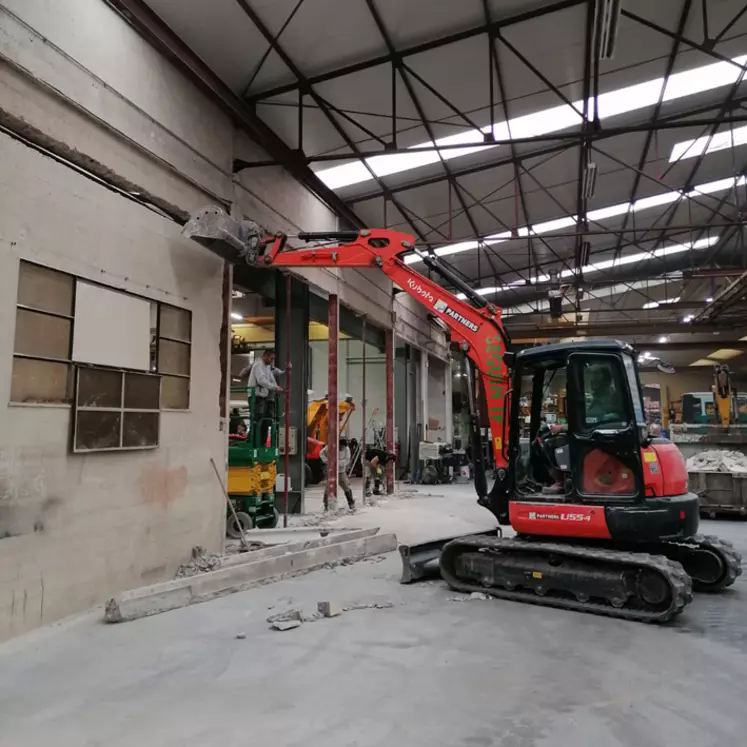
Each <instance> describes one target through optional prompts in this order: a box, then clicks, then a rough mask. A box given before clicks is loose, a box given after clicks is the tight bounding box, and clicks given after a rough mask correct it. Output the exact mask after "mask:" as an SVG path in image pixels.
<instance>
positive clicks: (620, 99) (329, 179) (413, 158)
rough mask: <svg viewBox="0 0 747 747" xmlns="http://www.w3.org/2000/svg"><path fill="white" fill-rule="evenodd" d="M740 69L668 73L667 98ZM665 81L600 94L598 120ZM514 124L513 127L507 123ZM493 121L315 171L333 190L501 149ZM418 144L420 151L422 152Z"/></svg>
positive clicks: (570, 110) (640, 101) (527, 120)
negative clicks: (490, 137)
mask: <svg viewBox="0 0 747 747" xmlns="http://www.w3.org/2000/svg"><path fill="white" fill-rule="evenodd" d="M732 62H735V63H736V64H737V65H744V64H745V63H746V62H747V55H743V56H741V57H735V58H734V59H733V60H732ZM739 75H740V71H739V69H738V68H737V67H736V66H735V65H732V64H730V63H728V62H716V63H713V64H711V65H702V66H701V67H696V68H693V69H692V70H685V71H683V72H681V73H675V74H674V75H670V76H669V79H668V80H667V81H666V87H665V89H664V96H663V100H664V101H673V100H675V99H679V98H683V97H686V96H692V95H694V94H697V93H702V92H704V91H711V90H713V89H716V88H721V87H723V86H727V85H731V84H733V83H734V82H736V81H737V80H738V78H739ZM664 85H665V79H664V78H656V79H654V80H649V81H645V82H643V83H637V84H636V85H632V86H627V87H625V88H620V89H618V90H616V91H609V92H607V93H603V94H601V95H600V96H599V97H598V107H599V118H600V120H605V119H609V118H611V117H616V116H618V115H620V114H626V113H628V112H633V111H637V110H639V109H643V108H645V107H647V106H654V105H655V104H656V103H657V101H658V100H659V95H660V93H661V90H662V86H664ZM593 108H594V99H593V98H592V99H589V117H590V118H591V117H593V114H594V112H593ZM580 111H583V100H580V101H576V102H574V104H573V107H571V106H568V105H567V104H563V105H561V106H555V107H552V108H550V109H543V110H541V111H538V112H534V113H533V114H526V115H524V116H522V117H515V118H514V119H511V120H509V122H499V123H496V124H493V125H492V130H493V134H494V135H495V137H496V139H497V140H507V139H509V130H510V133H511V137H512V138H527V137H537V136H539V135H548V134H550V133H553V132H560V131H562V130H565V129H568V128H570V127H575V126H578V125H580V124H581V121H582V117H581V115H580V114H579V112H580ZM509 125H510V127H509ZM490 130H491V125H487V126H486V127H483V128H481V130H480V131H477V130H470V131H467V132H460V133H458V134H456V135H449V136H448V137H443V138H439V139H438V140H436V141H435V143H434V142H433V141H426V142H424V143H418V144H417V145H414V146H412V147H411V148H410V149H409V150H410V151H412V152H411V153H393V154H391V155H381V156H374V157H372V158H368V159H366V163H363V162H361V161H359V160H358V161H352V162H351V163H346V164H342V165H340V166H333V167H331V168H328V169H321V170H319V171H317V172H316V174H317V176H318V177H319V178H320V179H321V180H322V181H323V182H324V183H325V184H326V185H327V186H328V187H330V188H331V189H342V188H343V187H347V186H350V185H351V184H360V183H361V182H366V181H369V180H370V179H372V178H373V177H372V176H371V173H370V172H369V169H368V168H366V164H368V167H369V168H370V169H371V171H373V173H374V174H375V175H376V176H379V177H382V176H389V175H390V174H398V173H400V172H402V171H410V170H411V169H416V168H419V167H421V166H427V165H428V164H432V163H438V161H439V160H440V159H441V158H443V159H444V160H451V159H454V158H460V157H462V156H466V155H469V154H471V153H476V152H478V151H480V150H485V149H488V148H497V147H500V146H497V145H485V144H484V140H483V137H482V136H483V134H484V133H486V132H490ZM462 144H463V145H464V146H465V147H464V148H452V149H449V150H441V151H436V150H428V151H426V150H423V149H424V148H432V147H434V145H435V146H436V147H438V146H444V145H450V146H454V145H462ZM418 149H420V152H418Z"/></svg>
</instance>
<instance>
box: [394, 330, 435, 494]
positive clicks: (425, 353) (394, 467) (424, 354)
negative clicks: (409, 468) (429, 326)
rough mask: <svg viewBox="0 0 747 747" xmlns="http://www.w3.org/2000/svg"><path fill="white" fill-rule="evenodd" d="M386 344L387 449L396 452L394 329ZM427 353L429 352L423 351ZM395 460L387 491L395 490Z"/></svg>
mask: <svg viewBox="0 0 747 747" xmlns="http://www.w3.org/2000/svg"><path fill="white" fill-rule="evenodd" d="M384 344H385V346H386V353H385V363H386V366H385V368H386V450H387V451H388V452H389V453H390V454H394V331H393V330H391V329H387V330H386V332H385V340H384ZM423 355H427V353H423ZM394 468H395V460H394V459H391V458H390V459H388V460H387V465H386V492H387V495H391V494H392V493H393V492H394Z"/></svg>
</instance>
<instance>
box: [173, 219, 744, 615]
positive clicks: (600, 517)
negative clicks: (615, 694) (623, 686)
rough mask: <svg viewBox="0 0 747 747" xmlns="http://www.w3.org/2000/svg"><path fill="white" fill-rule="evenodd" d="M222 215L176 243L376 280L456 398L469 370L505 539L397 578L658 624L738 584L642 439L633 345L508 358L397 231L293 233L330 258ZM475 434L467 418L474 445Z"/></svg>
mask: <svg viewBox="0 0 747 747" xmlns="http://www.w3.org/2000/svg"><path fill="white" fill-rule="evenodd" d="M219 213H222V211H219V209H217V208H209V209H206V210H204V211H201V212H200V213H198V214H196V215H195V216H194V217H193V219H192V220H191V221H190V222H189V223H188V224H187V225H186V226H185V229H184V232H185V234H186V235H188V236H191V237H193V238H196V239H197V240H199V241H201V243H203V244H205V245H207V246H209V247H210V248H211V249H212V250H213V251H215V252H216V253H218V254H220V255H221V256H223V257H225V258H228V259H231V260H232V261H235V262H246V263H249V264H253V265H257V266H261V267H275V268H291V267H293V268H300V267H349V268H353V267H354V268H374V269H375V268H378V269H380V270H382V271H383V272H384V273H385V274H386V275H387V276H388V277H389V278H391V280H392V281H393V282H394V283H395V284H396V285H398V286H399V287H400V288H402V289H403V290H405V291H406V292H407V293H409V294H410V295H411V296H413V297H414V298H416V299H417V300H418V301H419V302H420V303H422V304H423V305H424V306H425V307H426V308H427V309H428V312H429V313H430V314H432V315H433V316H434V317H437V318H438V319H440V320H441V321H442V322H444V324H446V325H447V327H448V328H449V329H450V331H451V340H452V343H456V344H458V345H459V347H460V348H461V350H462V351H463V352H464V354H465V355H466V358H467V363H468V375H467V377H466V381H467V383H468V386H471V382H472V381H473V379H474V372H473V371H471V370H469V369H470V368H471V366H474V367H475V368H476V369H477V372H478V373H479V376H480V379H481V381H482V388H483V390H484V396H485V398H486V405H487V412H488V416H489V420H490V431H491V438H492V444H493V449H494V452H495V483H494V485H493V487H492V488H491V489H490V490H488V486H487V481H486V476H485V470H484V467H483V465H482V464H481V460H480V454H481V449H480V448H479V447H477V446H476V447H475V448H474V449H473V453H474V454H475V455H476V460H477V463H476V465H475V488H476V490H477V494H478V502H479V503H480V505H482V506H484V507H485V508H487V509H489V510H490V511H491V512H492V513H493V514H494V515H495V517H496V518H497V519H498V522H499V524H500V525H510V526H512V527H513V528H514V530H515V531H516V533H517V535H516V536H515V537H510V538H509V537H505V538H504V537H502V536H497V533H496V532H495V531H494V532H492V536H490V535H488V534H482V535H472V536H468V537H457V538H452V539H449V540H443V541H440V542H436V543H428V544H425V545H420V546H416V547H411V548H407V549H406V552H404V553H403V557H404V559H405V562H406V568H405V571H406V572H405V576H408V577H410V578H413V577H417V576H418V575H419V574H420V572H421V570H422V567H423V564H424V562H425V561H426V560H427V559H428V558H429V557H433V556H435V557H438V559H439V564H440V572H441V575H442V576H443V578H444V579H445V580H446V581H447V583H448V584H449V586H451V587H452V588H453V589H456V590H458V591H464V592H472V591H483V592H487V593H488V594H490V595H492V596H494V597H498V598H502V599H510V600H515V601H521V602H529V603H531V604H540V605H548V606H554V607H561V608H565V609H572V610H578V611H583V612H593V613H597V614H603V615H608V616H612V617H619V618H625V619H630V620H639V621H645V622H666V621H668V620H671V619H672V618H673V617H675V616H676V615H677V614H679V613H680V612H681V611H682V610H683V608H684V607H685V606H686V605H687V604H688V603H689V602H690V601H691V599H692V589H693V587H694V588H695V589H696V590H703V591H720V590H721V589H723V588H725V587H727V586H729V585H731V584H732V583H733V582H734V580H735V579H736V577H737V576H738V575H739V574H740V573H741V568H740V561H741V557H740V555H739V554H738V553H737V552H736V551H735V550H734V549H733V548H732V546H731V545H730V544H729V543H727V542H725V541H721V540H719V539H718V538H716V537H710V536H702V535H699V534H697V533H696V532H697V529H698V520H699V516H698V497H697V495H695V494H693V493H689V492H688V489H687V470H686V468H685V462H684V459H683V457H682V455H681V454H680V452H679V450H678V449H677V447H676V446H675V445H674V444H672V443H670V442H669V441H667V440H664V439H660V438H654V439H652V438H650V437H649V435H648V428H647V425H646V423H645V421H644V414H643V405H642V398H641V385H640V381H639V377H638V368H637V356H636V354H635V351H634V350H633V348H632V347H631V346H630V345H628V344H626V343H622V342H617V341H611V340H588V341H584V342H582V343H573V344H565V343H561V344H552V345H544V346H540V347H536V348H531V349H526V350H522V351H520V352H519V353H517V354H513V353H511V352H508V350H507V346H508V344H509V339H508V335H507V334H506V331H505V329H504V327H503V324H502V323H501V310H500V309H499V308H498V307H497V306H495V305H494V304H492V303H489V302H487V301H486V300H485V299H484V298H483V297H482V296H481V295H479V294H478V293H477V292H475V290H474V289H472V288H471V287H469V285H467V284H466V283H465V282H463V281H462V280H461V278H459V277H457V276H456V275H455V274H454V273H453V272H451V271H450V270H449V269H448V268H447V267H445V266H444V265H443V264H442V263H441V262H440V261H439V259H438V257H437V256H435V255H434V254H433V253H420V258H421V259H422V261H423V263H424V264H425V266H426V267H427V268H429V269H430V270H431V271H432V272H434V273H436V274H438V275H439V276H441V278H443V279H444V280H445V281H446V282H447V283H448V284H449V285H451V286H452V287H454V288H455V289H456V290H457V291H458V292H460V294H462V295H463V297H464V300H462V299H461V298H458V297H456V296H455V295H453V294H452V293H450V292H449V291H447V290H445V288H444V287H442V286H441V285H439V284H438V283H436V282H434V281H433V280H431V279H429V278H427V277H425V276H424V275H421V274H420V273H418V272H417V271H416V270H414V269H413V268H412V267H411V266H410V265H408V264H407V263H406V262H405V261H404V259H403V258H402V257H401V256H400V255H402V254H404V253H412V252H414V251H416V250H415V245H414V244H415V242H414V239H413V237H412V236H410V235H408V234H404V233H399V232H397V231H389V230H383V229H371V230H360V231H342V232H333V233H301V234H299V235H298V236H297V238H298V240H300V241H302V242H307V243H308V242H317V244H318V243H320V242H327V243H329V242H337V243H338V244H339V245H336V246H329V245H327V246H320V245H316V246H313V247H307V248H301V249H292V248H289V247H288V246H287V243H288V237H286V236H285V235H283V234H277V235H275V236H273V237H269V238H266V239H262V238H260V237H259V235H258V234H257V231H256V230H255V229H253V228H252V227H251V225H250V226H247V225H246V224H247V223H248V222H243V223H241V224H239V223H237V222H235V221H233V219H230V218H228V217H227V216H225V214H219ZM216 239H217V240H218V241H217V242H216ZM556 376H561V378H562V376H564V377H565V389H566V390H567V402H566V417H567V426H566V427H565V429H564V430H563V429H561V428H559V427H558V426H555V427H552V428H548V426H547V423H545V422H543V418H542V411H541V406H542V400H543V395H544V394H545V393H546V392H547V389H548V385H549V384H550V383H551V382H552V381H553V379H554V377H556ZM523 393H525V394H529V395H530V396H531V419H530V420H531V422H530V427H529V437H530V442H531V448H530V449H529V453H528V455H526V454H523V453H522V449H521V448H520V442H519V437H520V428H519V427H518V424H519V414H520V409H519V401H520V399H521V395H522V394H523ZM469 394H470V396H469V400H470V403H471V406H472V407H473V408H474V401H475V397H474V395H473V393H472V392H471V391H470V392H469ZM507 415H508V416H507ZM477 425H478V424H477V418H476V415H475V414H474V412H473V416H472V430H473V438H474V444H475V445H477V444H479V443H480V441H479V436H478V432H477V431H478V428H477ZM519 475H521V478H519ZM553 475H554V476H555V477H554V479H553ZM549 483H553V484H552V485H550V484H549ZM499 531H500V530H499Z"/></svg>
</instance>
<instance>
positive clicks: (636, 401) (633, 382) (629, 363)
mask: <svg viewBox="0 0 747 747" xmlns="http://www.w3.org/2000/svg"><path fill="white" fill-rule="evenodd" d="M623 360H624V361H625V373H626V375H627V377H628V386H629V387H630V391H631V393H632V395H633V414H634V415H635V419H636V422H637V423H638V424H639V425H643V424H644V423H645V422H646V418H645V416H644V414H643V402H642V400H641V391H640V389H639V388H638V377H637V376H636V373H635V364H634V363H633V359H632V358H631V357H630V356H629V355H626V356H625V358H624V359H623Z"/></svg>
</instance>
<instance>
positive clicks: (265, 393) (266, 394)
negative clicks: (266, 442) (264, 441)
mask: <svg viewBox="0 0 747 747" xmlns="http://www.w3.org/2000/svg"><path fill="white" fill-rule="evenodd" d="M282 373H285V372H284V371H283V369H282V368H276V367H275V351H274V350H273V349H272V348H267V349H266V350H265V351H264V352H263V353H262V357H261V358H258V359H257V360H255V361H254V363H253V364H252V365H251V366H247V367H246V368H244V369H243V370H242V371H241V373H240V374H239V378H241V379H243V378H245V377H246V376H249V383H248V386H249V389H254V409H255V413H254V414H255V417H256V418H257V420H259V419H261V418H263V417H267V418H270V417H273V416H274V414H275V410H274V407H275V395H276V394H278V393H280V392H282V391H283V388H282V387H281V386H279V385H278V383H277V381H276V380H275V377H276V376H279V375H280V374H282ZM249 400H250V401H251V394H250V395H249Z"/></svg>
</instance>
